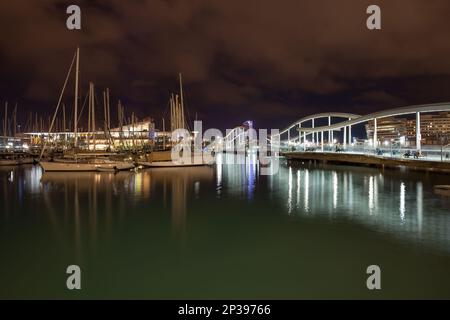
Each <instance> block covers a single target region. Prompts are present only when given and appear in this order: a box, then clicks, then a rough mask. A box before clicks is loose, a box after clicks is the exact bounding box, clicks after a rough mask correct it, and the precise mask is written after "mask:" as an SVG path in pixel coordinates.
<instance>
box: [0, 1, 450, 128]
mask: <svg viewBox="0 0 450 320" xmlns="http://www.w3.org/2000/svg"><path fill="white" fill-rule="evenodd" d="M70 4H77V5H79V6H80V7H81V10H82V30H81V31H69V30H67V28H66V24H65V20H66V18H67V14H66V12H65V8H66V7H67V6H68V5H70ZM370 4H378V5H379V6H380V7H381V10H382V26H383V27H382V30H378V31H369V30H367V28H366V27H365V22H366V18H367V14H366V13H365V12H366V8H367V6H368V5H370ZM448 12H450V2H448V1H445V0H436V1H432V2H427V1H420V0H398V1H389V2H387V1H365V0H363V1H361V0H348V1H332V0H316V1H302V0H281V1H274V0H272V1H269V0H247V1H213V0H195V1H177V0H172V1H171V0H166V1H164V0H142V1H123V0H111V1H108V2H104V1H97V0H96V1H60V0H42V1H33V2H31V1H25V0H17V1H12V2H11V1H8V2H7V1H3V2H2V3H0V21H1V28H0V37H1V39H2V40H1V41H0V70H1V72H0V103H1V104H2V105H3V103H4V101H6V100H8V101H9V103H10V105H11V106H13V105H14V104H15V103H16V101H17V102H18V104H19V114H20V115H21V116H22V118H24V117H25V115H26V114H25V113H26V112H29V111H33V112H39V113H43V114H45V115H49V114H52V113H53V110H54V108H55V105H56V102H57V99H58V95H59V92H60V89H61V86H62V84H63V81H64V78H65V75H66V72H67V70H68V67H69V65H70V62H71V59H72V57H73V54H74V51H75V49H76V47H77V45H79V46H80V48H81V81H82V84H83V86H82V95H84V94H85V93H86V91H87V86H88V82H89V81H93V82H94V83H95V84H96V86H97V87H98V88H99V90H100V89H103V88H105V87H109V88H110V89H111V94H112V103H113V114H115V106H114V105H115V103H116V101H117V99H119V98H120V99H121V100H122V101H123V103H124V105H125V107H126V112H128V113H131V112H132V111H135V112H136V113H137V115H138V116H139V117H140V118H143V117H147V116H150V117H153V118H154V119H155V121H156V123H157V125H158V126H160V121H161V117H162V116H163V114H164V111H166V119H168V114H167V103H168V99H169V94H170V92H173V91H175V90H178V78H177V77H178V73H179V72H181V73H182V74H183V78H184V83H185V94H186V104H187V109H188V110H189V113H190V119H191V120H193V119H194V118H195V114H196V113H197V117H198V118H199V119H201V120H203V121H204V127H216V128H219V129H225V128H231V127H233V126H235V125H237V124H239V123H241V122H243V121H245V120H248V119H252V120H253V121H254V122H255V125H256V126H257V127H260V128H261V127H264V128H283V127H285V126H286V125H288V124H289V123H290V122H292V121H294V120H295V119H298V118H300V117H302V116H305V115H308V114H311V113H316V112H326V111H346V112H352V113H357V114H366V113H370V112H373V111H376V110H382V109H388V108H392V107H398V106H404V105H411V104H421V103H434V102H443V101H450V60H449V59H448V57H449V56H450V41H448V39H449V38H450V28H449V27H448V21H447V13H448ZM68 94H69V95H68V96H67V97H66V99H65V101H66V103H67V104H68V105H70V106H71V105H72V103H73V102H72V101H73V99H72V98H71V97H70V95H72V94H73V89H72V84H70V87H69V90H68ZM98 96H99V97H100V91H99V92H98ZM0 113H1V114H2V113H3V107H1V108H0ZM112 118H113V116H112ZM113 119H114V118H113Z"/></svg>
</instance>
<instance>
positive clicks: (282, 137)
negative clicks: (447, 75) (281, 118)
mask: <svg viewBox="0 0 450 320" xmlns="http://www.w3.org/2000/svg"><path fill="white" fill-rule="evenodd" d="M443 111H448V112H450V102H445V103H435V104H424V105H414V106H408V107H401V108H394V109H388V110H383V111H378V112H374V113H370V114H367V115H356V114H351V113H342V112H329V113H318V114H313V115H310V116H307V117H304V118H301V119H299V120H297V121H295V122H293V123H292V124H290V125H289V126H287V127H286V128H285V129H283V130H280V133H279V137H277V138H279V141H280V143H281V147H284V148H286V147H303V149H304V150H306V149H307V146H308V145H310V144H312V145H314V146H318V147H320V148H321V150H322V151H323V150H324V145H325V141H327V142H328V144H331V145H334V144H337V143H339V144H342V145H343V147H344V148H346V147H347V145H351V144H352V126H354V125H357V124H361V123H366V122H369V121H373V122H374V137H373V145H372V147H373V148H374V149H376V148H377V147H378V144H379V142H378V137H377V120H378V119H382V118H388V117H393V116H402V115H415V117H416V126H415V130H416V132H415V133H416V149H417V150H419V151H420V150H421V148H422V146H421V140H422V139H421V128H420V115H421V114H422V113H432V112H443ZM323 118H327V119H328V124H327V125H325V126H324V125H322V126H316V121H317V120H319V119H323ZM333 120H334V121H333ZM336 120H337V121H336ZM336 132H342V133H343V134H342V141H338V139H335V135H334V134H335V133H336Z"/></svg>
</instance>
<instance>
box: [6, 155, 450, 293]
mask: <svg viewBox="0 0 450 320" xmlns="http://www.w3.org/2000/svg"><path fill="white" fill-rule="evenodd" d="M435 184H450V175H442V174H441V175H439V174H430V173H417V172H412V171H401V170H398V171H394V170H392V171H388V170H386V171H380V170H378V169H369V168H358V167H345V166H312V165H306V164H305V165H297V166H290V165H288V164H286V163H282V166H281V168H280V170H279V173H278V174H277V175H274V176H261V175H259V167H258V165H257V164H256V162H255V159H254V158H252V157H249V158H247V161H246V163H245V164H243V165H217V166H214V167H201V168H190V169H186V168H172V169H171V168H167V169H148V170H141V171H137V172H121V173H118V174H109V173H45V174H43V173H42V171H41V169H40V168H39V166H25V167H0V199H1V200H0V261H1V263H0V298H157V299H162V298H178V299H186V298H191V299H197V298H225V299H227V298H235V299H236V298H238V299H240V298H253V299H261V298H274V299H278V298H289V299H291V298H450V197H446V196H442V195H438V194H435V193H434V192H433V185H435ZM71 264H77V265H79V266H80V267H81V269H82V290H81V291H77V292H72V291H68V290H67V289H66V287H65V283H66V276H67V275H66V273H65V270H66V268H67V266H68V265H71ZM371 264H377V265H379V266H380V267H381V271H382V290H381V291H377V292H373V291H369V290H367V288H366V278H367V274H366V268H367V266H369V265H371Z"/></svg>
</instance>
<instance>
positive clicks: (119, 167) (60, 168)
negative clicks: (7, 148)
mask: <svg viewBox="0 0 450 320" xmlns="http://www.w3.org/2000/svg"><path fill="white" fill-rule="evenodd" d="M39 164H40V166H41V167H42V169H44V171H46V172H88V171H99V172H115V171H123V170H131V169H133V168H134V164H132V163H127V162H107V163H77V162H72V163H69V162H45V161H41V162H40V163H39Z"/></svg>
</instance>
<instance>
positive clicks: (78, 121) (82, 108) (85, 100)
mask: <svg viewBox="0 0 450 320" xmlns="http://www.w3.org/2000/svg"><path fill="white" fill-rule="evenodd" d="M88 96H89V91H88V92H87V93H86V97H85V98H84V102H83V106H82V107H81V111H80V115H79V117H78V120H77V127H78V124H79V123H80V120H81V115H82V114H83V110H84V107H85V106H86V102H87V98H88Z"/></svg>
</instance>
